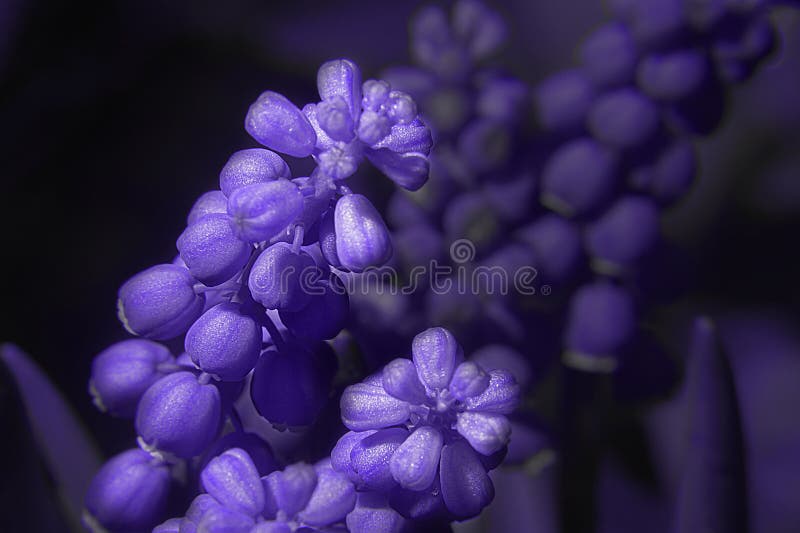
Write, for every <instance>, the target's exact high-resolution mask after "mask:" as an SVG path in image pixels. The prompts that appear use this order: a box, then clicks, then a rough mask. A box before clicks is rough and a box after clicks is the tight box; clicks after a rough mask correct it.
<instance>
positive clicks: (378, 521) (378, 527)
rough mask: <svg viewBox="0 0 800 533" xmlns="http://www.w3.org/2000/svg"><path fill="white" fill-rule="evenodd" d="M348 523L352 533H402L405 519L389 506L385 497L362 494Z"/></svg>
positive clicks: (370, 493)
mask: <svg viewBox="0 0 800 533" xmlns="http://www.w3.org/2000/svg"><path fill="white" fill-rule="evenodd" d="M346 523H347V529H349V530H350V533H402V531H403V527H404V526H405V519H404V518H403V517H402V516H401V515H400V514H399V513H398V512H397V511H395V510H394V509H392V508H391V507H390V506H389V504H388V503H387V502H386V499H385V497H384V496H382V495H378V494H376V493H372V492H362V493H360V494H359V495H358V503H356V508H355V509H353V510H352V511H351V512H350V514H348V515H347V521H346Z"/></svg>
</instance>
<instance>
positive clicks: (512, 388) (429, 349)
mask: <svg viewBox="0 0 800 533" xmlns="http://www.w3.org/2000/svg"><path fill="white" fill-rule="evenodd" d="M519 394H520V390H519V386H518V385H517V383H516V381H515V380H514V378H513V376H512V375H511V374H510V373H509V372H507V371H504V370H492V371H490V372H486V371H484V370H483V369H482V368H481V367H480V366H479V365H478V364H476V363H474V362H471V361H464V355H463V351H462V349H461V346H460V345H459V344H458V343H457V342H456V340H455V338H454V337H453V335H452V334H451V333H450V332H449V331H447V330H446V329H444V328H431V329H428V330H426V331H423V332H422V333H420V334H419V335H417V336H416V337H415V338H414V341H413V345H412V359H411V360H409V359H402V358H401V359H395V360H394V361H392V362H390V363H389V364H388V365H386V366H385V367H384V369H383V371H382V372H380V373H379V374H375V375H373V376H372V377H370V378H368V379H367V380H366V381H364V382H363V383H359V384H356V385H352V386H350V387H348V388H347V389H346V390H345V392H344V394H343V395H342V399H341V410H342V421H343V422H344V424H345V426H347V428H348V429H350V432H349V433H347V434H346V435H344V436H343V437H342V438H341V439H340V440H339V442H338V443H337V445H336V447H335V448H334V450H333V452H331V461H332V464H333V467H334V468H335V469H336V470H338V471H341V472H344V473H346V474H347V476H348V477H349V478H350V479H351V480H352V481H353V482H354V483H355V484H356V486H357V487H358V488H359V490H368V491H375V492H383V493H387V494H390V502H391V503H392V505H393V506H394V507H395V508H396V509H397V510H398V511H399V512H400V513H401V514H404V516H405V517H406V518H427V517H431V516H436V515H441V516H447V517H449V518H450V519H452V518H455V519H466V518H469V517H472V516H475V515H477V514H478V513H479V512H480V510H481V509H483V508H484V507H485V506H486V505H488V504H489V503H490V502H491V500H492V498H493V496H494V489H493V487H492V482H491V480H490V479H489V477H488V475H487V471H488V470H490V469H492V468H494V467H495V466H497V464H498V462H499V461H500V460H502V456H503V455H504V454H505V451H506V446H507V445H508V442H509V438H510V433H511V426H510V423H509V421H508V419H507V418H506V416H505V415H508V414H509V413H511V412H512V411H513V410H514V409H515V408H516V406H517V404H518V402H519ZM424 499H427V500H429V501H428V502H427V503H425V504H423V505H415V504H414V503H409V502H412V501H413V500H424Z"/></svg>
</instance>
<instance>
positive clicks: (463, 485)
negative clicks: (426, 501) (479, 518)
mask: <svg viewBox="0 0 800 533" xmlns="http://www.w3.org/2000/svg"><path fill="white" fill-rule="evenodd" d="M439 478H440V480H441V484H442V498H443V499H444V504H445V506H446V507H447V510H448V511H450V512H451V513H452V514H453V515H454V516H455V518H457V519H462V520H463V519H466V518H471V517H473V516H476V515H477V514H478V513H480V512H481V510H482V509H483V508H484V507H486V506H487V505H489V503H491V501H492V500H493V499H494V485H493V484H492V480H491V479H489V476H488V475H487V474H486V469H485V468H484V466H483V464H482V463H481V461H480V459H479V458H478V455H477V454H476V453H475V451H474V450H473V449H472V448H471V447H470V445H469V444H467V443H466V441H462V440H455V441H453V442H452V443H450V444H447V445H445V446H444V448H442V460H441V462H440V465H439Z"/></svg>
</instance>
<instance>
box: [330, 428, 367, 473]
mask: <svg viewBox="0 0 800 533" xmlns="http://www.w3.org/2000/svg"><path fill="white" fill-rule="evenodd" d="M375 431H377V430H374V429H370V430H367V431H348V432H347V433H345V434H344V435H342V436H341V438H339V440H338V441H337V442H336V445H335V446H334V447H333V450H331V466H332V467H333V469H334V470H336V471H337V472H342V473H344V474H345V475H347V477H348V478H349V479H350V481H352V482H353V483H357V482H358V474H356V471H355V470H353V465H352V463H351V462H350V452H352V451H353V446H355V445H356V444H358V443H359V442H361V440H363V439H365V438H366V437H369V436H370V435H372V434H374V433H375Z"/></svg>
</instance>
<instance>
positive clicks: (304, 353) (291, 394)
mask: <svg viewBox="0 0 800 533" xmlns="http://www.w3.org/2000/svg"><path fill="white" fill-rule="evenodd" d="M335 372H336V363H335V356H334V355H333V353H332V351H331V349H330V347H328V346H327V345H326V344H324V343H320V344H318V345H315V346H314V347H313V349H309V348H306V347H304V346H301V345H300V344H297V343H287V344H286V345H285V346H284V347H283V348H281V350H277V349H274V348H273V349H270V350H267V351H265V352H264V353H263V354H262V355H261V358H260V359H259V360H258V363H257V364H256V367H255V371H254V373H253V380H252V382H251V384H250V397H251V398H252V399H253V404H254V405H255V407H256V409H257V410H258V412H259V413H260V414H261V416H263V417H264V418H266V419H267V420H269V421H270V422H271V423H272V424H278V425H286V426H291V427H299V426H308V425H310V424H311V423H312V422H314V420H315V419H316V417H317V414H319V412H320V410H321V409H322V407H323V406H324V405H325V402H326V401H327V399H328V393H329V391H330V388H331V382H332V380H333V376H334V374H335Z"/></svg>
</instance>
